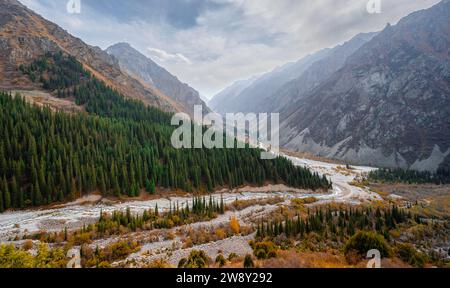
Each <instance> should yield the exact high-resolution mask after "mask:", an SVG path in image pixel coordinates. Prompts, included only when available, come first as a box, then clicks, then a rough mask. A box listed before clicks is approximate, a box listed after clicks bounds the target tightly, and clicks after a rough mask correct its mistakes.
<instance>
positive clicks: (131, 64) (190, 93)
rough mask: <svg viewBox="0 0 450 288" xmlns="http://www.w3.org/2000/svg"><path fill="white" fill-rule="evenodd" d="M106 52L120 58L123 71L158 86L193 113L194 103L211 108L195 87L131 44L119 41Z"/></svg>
mask: <svg viewBox="0 0 450 288" xmlns="http://www.w3.org/2000/svg"><path fill="white" fill-rule="evenodd" d="M106 52H108V54H110V55H112V56H114V57H115V58H116V59H118V61H119V65H120V67H121V68H122V70H123V71H126V72H127V73H129V74H130V75H132V76H134V77H137V78H139V79H142V81H144V82H145V83H147V84H148V85H151V86H154V87H156V88H157V89H159V90H160V91H162V92H163V93H164V94H165V95H167V96H168V97H170V98H171V99H172V100H173V101H175V102H177V103H179V104H181V105H182V106H183V108H184V110H186V111H190V112H191V113H193V111H194V105H202V106H203V107H204V109H206V110H209V108H207V105H206V104H205V102H203V100H202V99H201V98H200V94H199V93H198V92H197V91H196V90H195V89H193V88H192V87H190V86H189V85H187V84H185V83H182V82H181V81H180V80H178V78H177V77H175V76H173V75H172V74H170V73H169V72H168V71H167V70H166V69H164V68H162V67H160V66H159V65H158V64H156V63H155V62H154V61H152V60H151V59H150V58H148V57H146V56H144V55H143V54H141V53H140V52H139V51H137V50H136V49H134V48H133V47H131V46H130V44H128V43H118V44H115V45H113V46H111V47H109V48H108V49H106Z"/></svg>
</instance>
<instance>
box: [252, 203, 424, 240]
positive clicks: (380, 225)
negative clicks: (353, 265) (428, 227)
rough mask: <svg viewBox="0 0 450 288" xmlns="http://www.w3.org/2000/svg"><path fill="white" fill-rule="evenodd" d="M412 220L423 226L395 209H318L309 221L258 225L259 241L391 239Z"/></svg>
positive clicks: (307, 217) (417, 217)
mask: <svg viewBox="0 0 450 288" xmlns="http://www.w3.org/2000/svg"><path fill="white" fill-rule="evenodd" d="M408 220H413V221H415V222H416V223H418V224H420V223H421V220H420V217H419V216H418V215H412V214H411V213H410V212H409V211H408V212H406V211H405V210H404V209H399V208H398V207H396V206H392V207H390V208H387V209H380V208H377V209H372V208H369V207H367V208H348V209H343V208H339V209H332V208H330V207H327V208H326V209H320V208H319V209H316V211H309V210H308V215H307V216H306V217H301V216H300V215H297V217H295V218H294V219H289V218H287V217H286V218H285V219H275V220H272V221H266V222H261V223H258V225H257V227H256V231H257V232H256V237H257V238H259V239H264V238H265V237H277V236H280V235H285V236H286V237H299V238H302V237H304V236H306V235H308V234H309V233H310V232H314V233H318V234H319V235H323V236H329V237H336V236H339V237H349V236H353V235H354V234H355V233H356V231H358V230H360V231H375V232H377V233H379V234H381V235H383V236H384V237H385V238H386V239H390V235H389V231H390V230H391V229H395V228H396V227H397V225H398V224H400V223H404V222H406V221H408Z"/></svg>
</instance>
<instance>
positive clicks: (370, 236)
mask: <svg viewBox="0 0 450 288" xmlns="http://www.w3.org/2000/svg"><path fill="white" fill-rule="evenodd" d="M372 249H377V250H378V251H380V254H381V256H382V257H388V256H389V255H390V254H391V248H390V247H389V245H388V244H387V243H386V240H385V239H384V237H383V236H382V235H380V234H377V233H375V232H366V231H359V232H357V233H356V234H355V235H353V236H352V237H351V238H350V239H349V240H348V241H347V243H346V244H345V246H344V252H345V254H348V253H350V252H352V251H355V252H356V253H357V254H358V255H360V256H365V255H366V254H367V252H369V251H370V250H372Z"/></svg>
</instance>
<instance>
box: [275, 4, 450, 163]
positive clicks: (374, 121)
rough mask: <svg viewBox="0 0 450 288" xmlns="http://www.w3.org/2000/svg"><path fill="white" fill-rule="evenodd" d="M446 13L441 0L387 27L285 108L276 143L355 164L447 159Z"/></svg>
mask: <svg viewBox="0 0 450 288" xmlns="http://www.w3.org/2000/svg"><path fill="white" fill-rule="evenodd" d="M449 19H450V2H449V1H442V2H441V3H439V4H437V5H435V6H434V7H432V8H430V9H427V10H422V11H418V12H415V13H412V14H411V15H409V16H407V17H405V18H404V19H402V20H401V21H400V22H399V23H398V24H397V25H396V26H390V25H388V26H387V27H386V29H384V30H383V31H382V32H381V33H379V34H378V35H377V36H375V37H374V38H373V39H372V40H371V41H370V42H368V43H367V44H365V45H364V46H362V47H361V48H360V49H358V50H357V51H356V52H355V53H354V54H353V55H351V56H350V57H349V58H348V59H347V61H346V63H345V65H344V66H343V67H342V68H341V69H339V70H338V71H337V72H335V73H333V74H332V75H331V76H330V77H328V78H327V80H326V81H323V82H321V83H320V84H318V85H316V86H317V88H316V89H314V90H313V91H312V92H311V93H308V95H306V96H304V97H302V98H300V99H298V100H296V102H292V103H290V105H289V106H286V107H284V109H283V110H282V111H281V113H282V114H283V115H286V116H287V119H286V120H285V121H284V122H283V123H282V127H281V131H280V133H281V136H282V141H281V142H282V144H283V145H284V146H286V147H288V148H291V149H295V150H300V151H308V152H313V153H315V154H319V155H322V156H326V157H333V158H339V159H344V160H347V161H349V162H354V163H360V164H373V165H378V166H391V167H404V168H413V169H418V170H434V169H436V168H438V167H439V165H440V164H441V163H442V165H445V163H447V164H448V163H450V108H449V107H450V20H449ZM306 74H309V72H308V73H305V75H306Z"/></svg>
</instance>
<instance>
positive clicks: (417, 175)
mask: <svg viewBox="0 0 450 288" xmlns="http://www.w3.org/2000/svg"><path fill="white" fill-rule="evenodd" d="M368 179H369V180H370V181H374V182H388V183H408V184H428V183H433V184H437V185H442V184H449V183H450V169H448V168H445V167H441V168H439V169H438V170H437V171H436V172H430V171H416V170H405V169H378V170H374V171H371V172H370V173H369V175H368Z"/></svg>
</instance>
